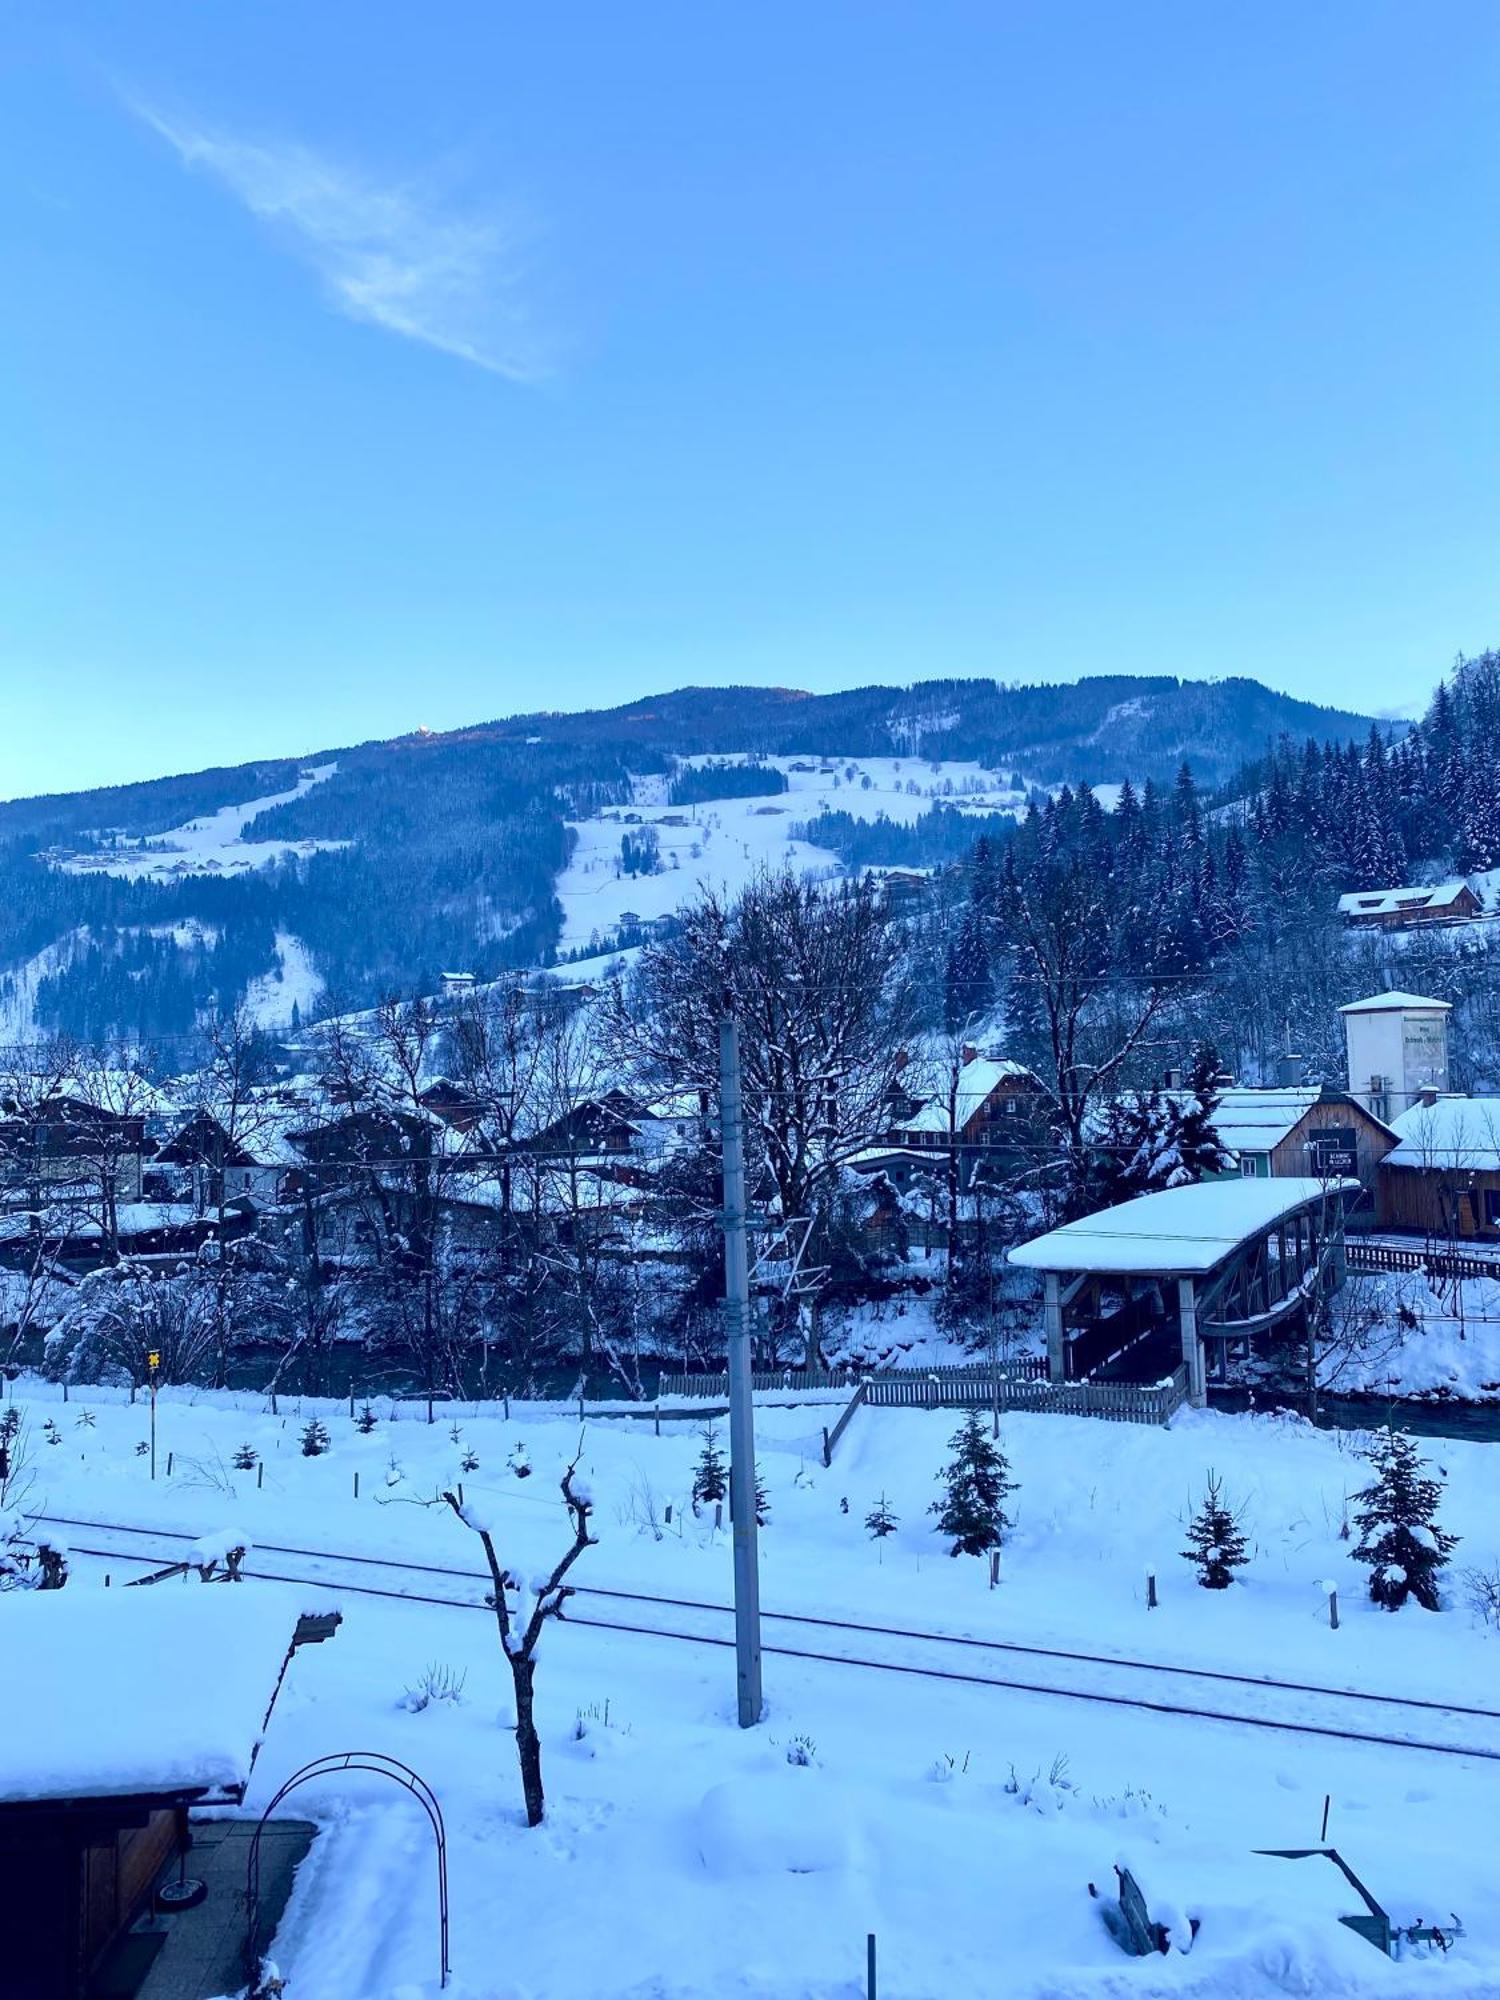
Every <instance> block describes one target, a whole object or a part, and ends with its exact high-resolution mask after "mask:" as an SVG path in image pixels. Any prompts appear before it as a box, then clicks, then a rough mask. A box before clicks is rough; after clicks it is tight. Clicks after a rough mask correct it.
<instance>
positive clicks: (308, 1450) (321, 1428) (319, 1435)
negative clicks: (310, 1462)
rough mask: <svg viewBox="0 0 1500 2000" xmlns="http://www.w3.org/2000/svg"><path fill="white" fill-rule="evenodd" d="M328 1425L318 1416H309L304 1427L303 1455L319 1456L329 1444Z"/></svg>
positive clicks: (305, 1456)
mask: <svg viewBox="0 0 1500 2000" xmlns="http://www.w3.org/2000/svg"><path fill="white" fill-rule="evenodd" d="M329 1441H330V1440H329V1436H328V1426H327V1425H326V1424H325V1423H323V1422H322V1421H321V1420H320V1419H319V1418H317V1417H309V1418H308V1420H307V1422H306V1423H305V1424H304V1425H303V1427H302V1456H303V1457H304V1458H319V1457H321V1456H322V1454H323V1453H324V1452H325V1451H327V1449H328V1446H329Z"/></svg>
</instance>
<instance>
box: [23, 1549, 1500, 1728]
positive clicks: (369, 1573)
mask: <svg viewBox="0 0 1500 2000" xmlns="http://www.w3.org/2000/svg"><path fill="white" fill-rule="evenodd" d="M41 1518H42V1519H43V1520H45V1521H46V1522H47V1524H48V1525H49V1526H52V1527H58V1528H65V1529H67V1530H69V1531H70V1541H71V1546H72V1548H73V1550H74V1553H75V1554H78V1555H82V1556H89V1557H91V1558H94V1559H102V1560H104V1561H114V1562H120V1563H127V1564H139V1565H141V1566H142V1567H143V1568H157V1567H160V1566H161V1565H162V1564H163V1563H167V1562H171V1561H174V1560H178V1561H180V1560H181V1559H182V1556H183V1553H184V1546H185V1545H189V1546H190V1545H191V1544H192V1543H193V1542H194V1541H195V1540H196V1539H197V1538H196V1537H195V1536H193V1535H192V1534H189V1533H188V1532H186V1531H185V1530H182V1529H171V1528H148V1527H141V1526H139V1525H132V1524H127V1523H123V1522H108V1521H92V1520H84V1519H80V1518H78V1517H76V1516H69V1515H58V1514H48V1515H43V1516H42V1517H41ZM80 1531H81V1532H83V1533H85V1534H87V1535H89V1536H90V1537H91V1538H92V1539H91V1540H90V1541H89V1542H84V1541H81V1540H77V1539H73V1536H75V1535H76V1534H77V1533H78V1532H80ZM272 1565H274V1566H272ZM244 1573H245V1575H246V1576H247V1577H258V1578H261V1579H263V1580H264V1581H267V1582H277V1583H315V1584H319V1585H323V1586H326V1587H327V1588H328V1589H330V1590H332V1591H334V1592H336V1593H349V1594H351V1595H354V1596H362V1597H375V1598H383V1599H387V1600H395V1601H404V1602H409V1603H412V1604H421V1605H431V1606H439V1607H441V1608H443V1609H447V1610H464V1611H483V1610H485V1609H486V1608H487V1607H486V1604H485V1597H484V1592H485V1588H486V1586H487V1585H488V1581H489V1579H488V1577H487V1575H485V1574H484V1573H483V1572H481V1571H479V1570H467V1569H461V1568H457V1567H453V1566H448V1565H442V1564H436V1563H417V1562H409V1561H404V1560H402V1559H400V1558H397V1557H393V1556H368V1555H355V1554H353V1553H350V1552H348V1551H340V1550H332V1549H308V1548H301V1547H296V1546H293V1545H289V1544H285V1543H273V1542H257V1543H255V1545H254V1547H253V1549H252V1552H251V1558H250V1560H249V1562H248V1563H247V1564H246V1568H245V1572H244ZM762 1619H763V1627H764V1629H766V1630H767V1631H768V1632H769V1634H770V1637H769V1638H768V1639H767V1642H766V1643H765V1645H764V1647H763V1650H764V1652H765V1653H766V1654H767V1655H768V1656H770V1657H773V1658H783V1659H793V1660H809V1661H815V1662H819V1663H823V1664H827V1665H832V1666H839V1667H845V1668H852V1669H856V1670H860V1671H865V1672H874V1673H883V1674H900V1675H907V1676H911V1677H915V1678H919V1679H925V1680H933V1681H941V1682H950V1683H957V1684H959V1685H963V1686H971V1687H990V1688H995V1689H998V1690H1001V1691H1004V1692H1009V1693H1017V1694H1022V1695H1032V1696H1039V1697H1045V1698H1049V1699H1056V1700H1063V1701H1077V1702H1085V1703H1090V1704H1093V1705H1095V1706H1102V1707H1110V1708H1123V1709H1134V1710H1140V1711H1145V1712H1147V1713H1152V1714H1159V1715H1168V1716H1183V1717H1188V1718H1191V1719H1193V1720H1197V1721H1206V1722H1215V1723H1220V1724H1226V1725H1229V1726H1232V1727H1238V1728H1243V1729H1259V1730H1271V1731H1276V1732H1280V1733H1283V1734H1289V1735H1298V1736H1313V1737H1322V1738H1327V1739H1334V1740H1338V1741H1343V1742H1351V1743H1369V1744H1375V1745H1378V1746H1381V1747H1385V1748H1397V1749H1406V1750H1412V1751H1418V1752H1424V1753H1427V1754H1430V1755H1433V1756H1442V1757H1458V1758H1468V1759H1479V1760H1484V1761H1489V1762H1495V1763H1500V1709H1490V1708H1484V1707H1479V1706H1474V1705H1470V1704H1467V1703H1463V1702H1459V1701H1444V1700H1435V1699H1430V1698H1427V1697H1423V1696H1414V1695H1398V1694H1389V1693H1382V1692H1375V1691H1373V1690H1370V1689H1365V1688H1349V1687H1336V1686H1330V1685H1327V1684H1325V1683H1320V1682H1308V1681H1290V1680H1276V1679H1272V1678H1270V1677H1266V1676H1257V1675H1251V1674H1239V1673H1234V1672H1231V1671H1228V1670H1225V1669H1219V1668H1211V1667H1191V1666H1184V1665H1181V1664H1178V1663H1176V1662H1173V1661H1168V1660H1151V1659H1142V1658H1138V1657H1132V1656H1129V1655H1125V1654H1120V1653H1087V1652H1081V1651H1072V1650H1068V1649H1066V1648H1061V1647H1049V1646H1037V1645H1028V1644H1025V1643H1023V1642H1021V1641H1017V1640H1006V1639H982V1638H975V1637H971V1636H967V1635H963V1634H958V1633H945V1632H932V1631H923V1630H921V1629H918V1628H913V1627H907V1626H896V1625H876V1624H868V1623H863V1622H861V1621H859V1620H855V1619H843V1618H831V1617H824V1616H821V1615H819V1614H815V1613H811V1612H796V1611H763V1612H762ZM567 1620H568V1623H569V1624H573V1625H582V1626H590V1627H593V1628H594V1629H596V1630H599V1631H605V1632H617V1633H621V1634H627V1635H630V1636H635V1637H641V1638H649V1639H666V1640H673V1641H677V1642H679V1643H683V1644H687V1645H693V1646H713V1647H732V1646H733V1644H734V1638H733V1630H732V1621H733V1611H732V1608H731V1607H730V1606H728V1605H724V1604H715V1603H711V1602H709V1601H707V1600H703V1599H697V1598H684V1597H667V1596H660V1595H653V1594H651V1593H649V1592H643V1591H630V1590H617V1589H607V1588H604V1587H601V1586H588V1585H580V1586H579V1587H578V1590H577V1593H576V1595H575V1597H574V1598H573V1600H572V1601H571V1603H570V1605H569V1609H568V1613H567Z"/></svg>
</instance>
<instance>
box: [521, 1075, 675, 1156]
mask: <svg viewBox="0 0 1500 2000" xmlns="http://www.w3.org/2000/svg"><path fill="white" fill-rule="evenodd" d="M650 1117H651V1114H650V1112H649V1111H648V1110H647V1108H646V1106H645V1105H643V1104H642V1103H641V1102H640V1101H639V1099H637V1098H634V1097H632V1096H631V1095H630V1094H629V1093H628V1092H627V1091H623V1090H609V1091H606V1092H605V1093H604V1094H603V1096H601V1097H586V1098H583V1099H581V1100H580V1101H579V1102H578V1103H577V1104H575V1105H574V1106H573V1107H572V1109H571V1110H569V1111H565V1112H564V1113H563V1114H562V1116H561V1117H559V1118H554V1119H552V1120H551V1121H550V1122H549V1123H548V1124H546V1125H543V1126H541V1127H540V1128H539V1129H538V1130H537V1131H535V1132H533V1133H531V1134H529V1135H528V1137H526V1138H525V1139H522V1140H518V1141H517V1142H516V1150H517V1151H524V1152H532V1153H552V1154H557V1155H562V1156H566V1157H567V1158H569V1159H577V1158H584V1159H601V1158H606V1157H620V1156H623V1155H625V1154H628V1153H634V1152H640V1151H642V1150H644V1149H645V1143H646V1128H647V1125H648V1123H649V1122H650Z"/></svg>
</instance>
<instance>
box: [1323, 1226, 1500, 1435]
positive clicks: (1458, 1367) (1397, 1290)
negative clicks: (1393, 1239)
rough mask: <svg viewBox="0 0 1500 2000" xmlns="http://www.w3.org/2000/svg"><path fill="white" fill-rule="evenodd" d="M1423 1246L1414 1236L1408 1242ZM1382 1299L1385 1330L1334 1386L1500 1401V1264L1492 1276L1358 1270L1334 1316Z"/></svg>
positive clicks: (1355, 1311)
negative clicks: (1427, 1276)
mask: <svg viewBox="0 0 1500 2000" xmlns="http://www.w3.org/2000/svg"><path fill="white" fill-rule="evenodd" d="M1402 1247H1403V1248H1406V1249H1412V1248H1416V1247H1419V1246H1418V1245H1416V1244H1414V1243H1412V1242H1411V1241H1410V1240H1408V1241H1407V1242H1405V1243H1404V1244H1403V1246H1402ZM1365 1298H1373V1299H1378V1300H1379V1302H1380V1303H1381V1305H1382V1307H1383V1311H1384V1317H1385V1322H1386V1330H1381V1331H1377V1332H1376V1333H1374V1334H1372V1335H1371V1336H1370V1337H1369V1341H1368V1346H1367V1349H1366V1351H1365V1352H1363V1353H1361V1354H1358V1355H1356V1356H1355V1357H1354V1358H1353V1359H1352V1360H1351V1361H1350V1362H1349V1363H1348V1364H1347V1365H1345V1366H1343V1367H1341V1368H1340V1369H1339V1370H1338V1371H1337V1374H1336V1377H1335V1379H1334V1380H1333V1383H1332V1386H1334V1387H1336V1388H1337V1389H1339V1390H1340V1391H1343V1392H1346V1393H1351V1394H1354V1393H1357V1394H1369V1395H1375V1396H1385V1395H1398V1396H1430V1397H1441V1396H1454V1397H1459V1398H1461V1399H1463V1400H1464V1401H1467V1402H1496V1401H1500V1265H1497V1267H1496V1272H1495V1276H1494V1277H1493V1278H1460V1279H1455V1280H1451V1281H1447V1282H1444V1281H1441V1280H1439V1281H1438V1283H1437V1285H1436V1286H1431V1285H1429V1284H1428V1283H1427V1282H1426V1281H1425V1280H1424V1279H1423V1278H1421V1277H1419V1276H1417V1275H1416V1274H1415V1273H1411V1274H1408V1273H1400V1274H1395V1273H1392V1274H1386V1273H1380V1274H1377V1275H1371V1276H1358V1275H1357V1276H1355V1277H1354V1278H1352V1279H1351V1280H1350V1282H1349V1285H1348V1286H1347V1287H1346V1290H1345V1292H1344V1293H1343V1294H1340V1295H1339V1297H1338V1298H1336V1299H1335V1300H1334V1302H1333V1308H1332V1309H1333V1312H1334V1315H1335V1320H1336V1321H1339V1320H1340V1319H1344V1320H1345V1323H1347V1316H1349V1315H1352V1316H1356V1317H1357V1315H1358V1314H1359V1312H1360V1309H1361V1301H1362V1300H1363V1299H1365Z"/></svg>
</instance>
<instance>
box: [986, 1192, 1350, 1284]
mask: <svg viewBox="0 0 1500 2000" xmlns="http://www.w3.org/2000/svg"><path fill="white" fill-rule="evenodd" d="M1358 1192H1359V1183H1358V1181H1344V1180H1341V1181H1333V1182H1331V1183H1326V1184H1325V1183H1324V1182H1323V1181H1320V1180H1312V1179H1304V1178H1301V1177H1291V1176H1288V1177H1287V1178H1285V1179H1277V1178H1271V1179H1267V1180H1222V1181H1195V1182H1193V1183H1192V1184H1191V1185H1190V1186H1188V1187H1176V1188H1167V1189H1165V1190H1164V1191H1163V1192H1161V1193H1160V1194H1143V1195H1137V1196H1136V1198H1135V1199H1134V1200H1133V1201H1122V1202H1120V1203H1119V1204H1118V1205H1117V1206H1116V1207H1114V1208H1106V1209H1101V1210H1100V1212H1099V1213H1098V1214H1097V1215H1086V1216H1083V1217H1081V1218H1080V1219H1079V1220H1078V1221H1077V1222H1067V1223H1064V1224H1063V1226H1062V1228H1061V1229H1051V1230H1049V1231H1048V1232H1047V1234H1046V1235H1045V1236H1038V1237H1036V1238H1035V1239H1034V1241H1032V1242H1030V1243H1021V1244H1018V1245H1017V1247H1016V1248H1015V1249H1014V1250H1012V1251H1011V1252H1010V1262H1011V1263H1012V1264H1019V1265H1021V1266H1022V1267H1023V1268H1025V1269H1026V1270H1030V1271H1119V1272H1127V1271H1152V1272H1157V1273H1160V1274H1161V1275H1163V1276H1176V1277H1200V1276H1202V1275H1203V1274H1204V1273H1205V1272H1207V1271H1212V1270H1215V1269H1216V1268H1217V1267H1218V1266H1219V1265H1220V1264H1222V1263H1223V1262H1224V1260H1225V1258H1226V1257H1228V1256H1230V1255H1232V1253H1233V1252H1234V1251H1235V1250H1237V1249H1238V1248H1239V1246H1240V1244H1241V1243H1243V1242H1244V1241H1245V1239H1246V1238H1247V1237H1251V1236H1255V1235H1257V1234H1258V1233H1259V1232H1260V1231H1261V1230H1263V1229H1270V1228H1272V1227H1273V1226H1274V1225H1275V1224H1276V1223H1278V1222H1280V1221H1281V1220H1282V1218H1283V1217H1284V1216H1288V1215H1290V1214H1292V1213H1293V1211H1294V1210H1296V1209H1299V1208H1304V1207H1307V1206H1309V1205H1310V1204H1312V1203H1314V1202H1320V1201H1322V1199H1323V1198H1324V1196H1325V1195H1326V1194H1328V1193H1335V1194H1337V1193H1349V1194H1357V1193H1358Z"/></svg>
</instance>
